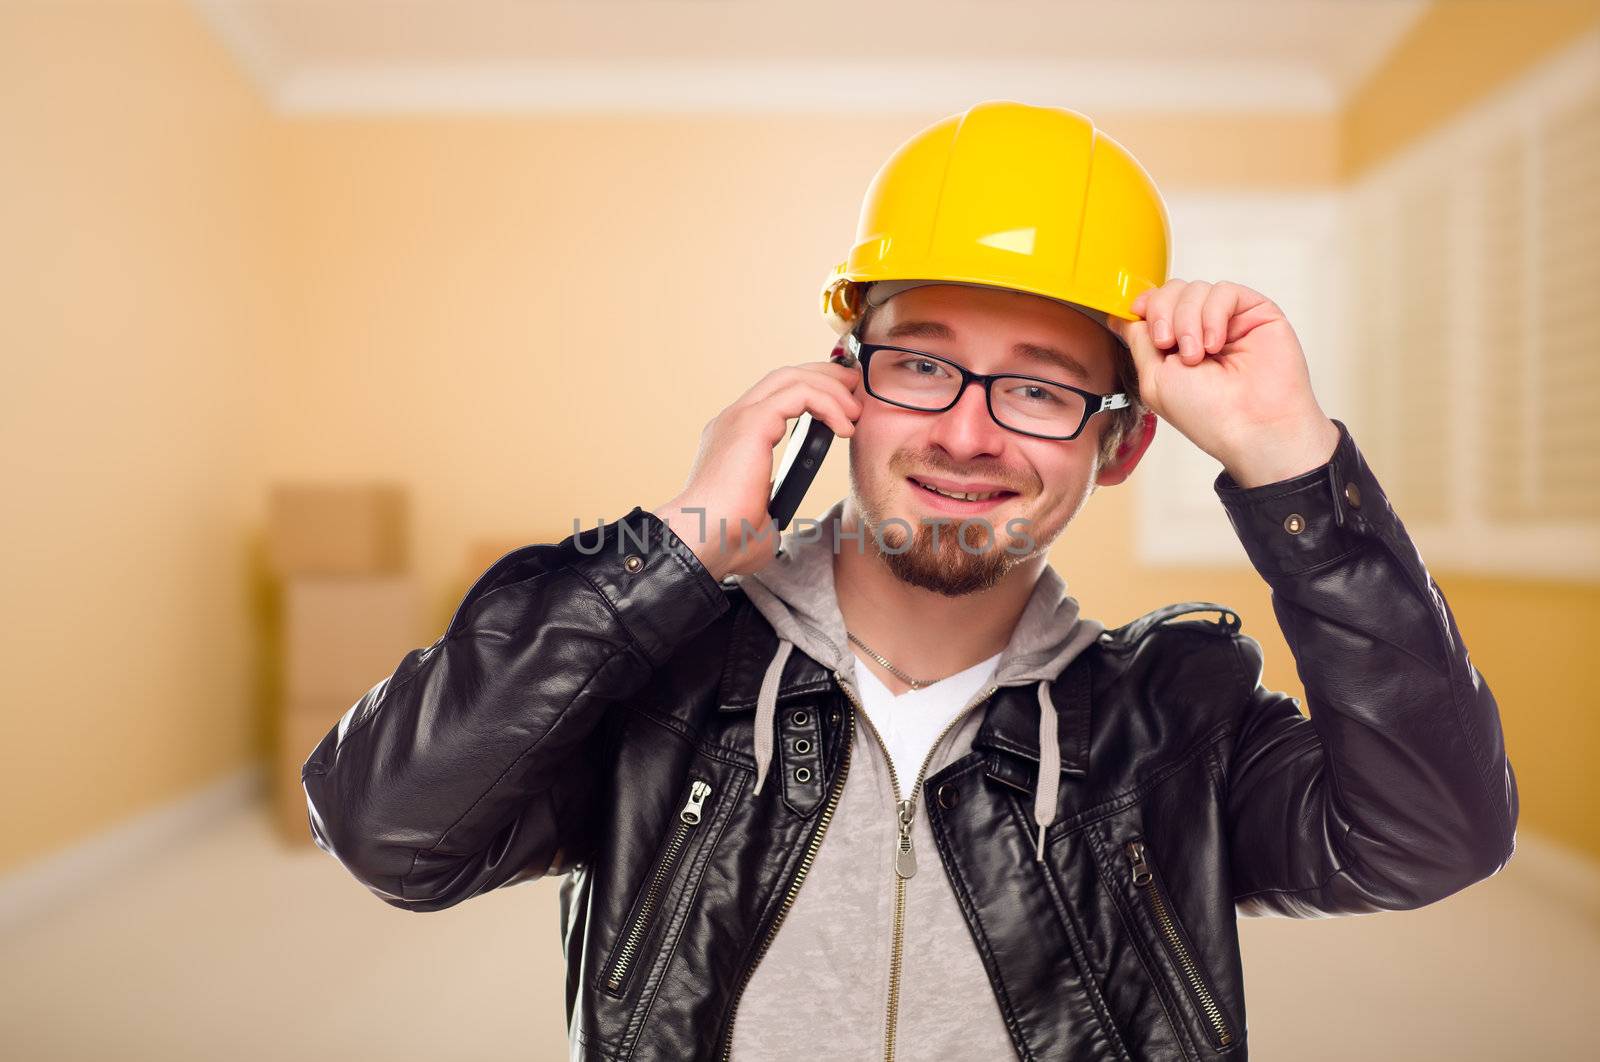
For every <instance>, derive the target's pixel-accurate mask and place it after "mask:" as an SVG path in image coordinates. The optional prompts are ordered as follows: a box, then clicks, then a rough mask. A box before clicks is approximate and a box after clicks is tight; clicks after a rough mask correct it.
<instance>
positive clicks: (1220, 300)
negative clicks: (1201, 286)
mask: <svg viewBox="0 0 1600 1062" xmlns="http://www.w3.org/2000/svg"><path fill="white" fill-rule="evenodd" d="M1239 294H1240V292H1239V289H1238V288H1237V287H1236V286H1235V285H1233V284H1213V285H1212V286H1211V290H1210V291H1209V292H1208V293H1207V294H1206V301H1205V302H1204V303H1202V304H1201V306H1200V343H1201V345H1202V346H1203V347H1204V348H1205V352H1206V353H1207V354H1215V353H1217V352H1218V351H1220V350H1221V349H1222V348H1223V347H1224V346H1226V345H1227V344H1228V322H1229V321H1231V320H1232V319H1233V313H1234V309H1235V308H1236V307H1237V306H1238V304H1239Z"/></svg>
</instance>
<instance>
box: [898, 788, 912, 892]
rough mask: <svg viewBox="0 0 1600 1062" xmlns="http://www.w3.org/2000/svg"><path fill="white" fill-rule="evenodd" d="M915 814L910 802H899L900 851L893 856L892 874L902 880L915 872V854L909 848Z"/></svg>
mask: <svg viewBox="0 0 1600 1062" xmlns="http://www.w3.org/2000/svg"><path fill="white" fill-rule="evenodd" d="M915 814H916V809H915V808H914V807H913V806H912V804H911V801H909V800H902V801H900V850H899V851H898V852H896V853H895V856H894V872H895V873H896V874H899V875H900V876H901V877H902V878H909V877H912V876H914V875H915V874H916V872H917V853H916V852H915V851H914V850H913V849H912V847H911V819H912V816H914V815H915Z"/></svg>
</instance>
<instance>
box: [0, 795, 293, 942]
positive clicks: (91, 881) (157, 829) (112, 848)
mask: <svg viewBox="0 0 1600 1062" xmlns="http://www.w3.org/2000/svg"><path fill="white" fill-rule="evenodd" d="M265 790H266V770H265V768H264V766H263V765H261V764H256V765H254V766H251V767H245V768H242V769H240V770H238V771H235V772H234V773H232V774H230V775H227V776H226V777H224V778H223V779H221V780H220V781H217V782H214V783H212V784H210V785H208V786H206V787H204V788H203V789H200V790H198V791H196V792H194V793H191V794H190V795H188V796H185V797H181V798H179V799H177V800H174V801H172V802H170V803H168V804H165V805H163V806H161V807H158V808H155V809H153V810H151V811H147V812H145V813H144V814H142V815H137V816H135V817H134V818H132V819H130V820H128V821H127V822H123V823H119V824H118V825H116V826H113V827H112V828H111V829H109V830H105V831H104V832H102V833H98V834H96V835H94V836H93V837H90V838H88V839H87V840H84V841H81V842H79V843H77V844H75V845H71V846H70V847H68V848H66V849H64V850H62V851H60V852H58V853H55V854H52V855H49V856H45V857H44V858H42V859H39V860H36V861H35V862H33V863H30V864H28V865H26V866H24V867H22V868H21V869H19V870H16V871H13V872H11V873H10V874H7V875H4V876H0V935H4V934H6V933H8V932H10V931H11V930H12V929H13V928H15V927H17V926H20V925H22V924H23V923H24V922H26V921H27V920H28V919H30V918H34V917H36V916H38V915H39V914H40V913H41V912H42V911H44V910H46V909H48V908H50V907H53V906H55V905H56V904H57V903H59V902H61V901H63V900H65V899H67V898H68V897H70V896H73V895H76V894H78V893H80V892H82V891H84V890H85V889H88V888H90V887H92V886H94V885H97V884H103V883H105V882H108V881H116V880H117V877H118V875H119V874H121V873H123V872H124V871H125V870H126V868H127V867H129V866H132V865H135V864H137V863H139V862H140V861H142V860H145V859H150V858H158V856H155V855H154V854H155V853H158V852H160V851H161V850H162V849H164V848H169V847H172V846H175V845H180V844H182V843H183V842H184V840H186V839H187V838H189V837H190V836H192V835H193V834H194V832H195V831H196V830H202V829H205V828H206V827H207V826H210V825H213V824H215V823H217V822H219V821H221V820H222V819H224V818H226V817H228V816H229V815H231V814H233V813H235V812H236V811H238V810H239V809H240V808H242V807H245V806H247V805H249V804H252V803H255V802H257V801H259V800H261V799H262V798H263V795H264V793H265Z"/></svg>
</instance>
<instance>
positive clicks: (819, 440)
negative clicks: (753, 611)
mask: <svg viewBox="0 0 1600 1062" xmlns="http://www.w3.org/2000/svg"><path fill="white" fill-rule="evenodd" d="M830 360H832V361H837V362H839V363H840V364H841V365H855V364H856V359H855V358H854V357H852V356H851V355H850V354H849V353H848V352H846V351H845V349H844V345H843V344H842V343H841V344H840V345H839V346H836V347H834V348H833V355H832V357H831V359H830ZM832 444H833V429H832V428H830V427H828V426H827V425H826V424H824V423H823V422H822V421H820V420H818V419H817V418H815V417H813V416H812V415H811V414H810V413H802V414H800V419H798V420H796V421H795V422H794V427H793V428H791V429H790V430H789V442H788V444H787V445H786V446H785V448H784V451H783V459H782V460H781V461H779V462H778V471H777V474H776V475H775V476H774V477H773V480H772V484H773V486H772V498H771V500H770V501H768V502H767V515H768V516H770V517H772V522H773V523H774V524H775V525H777V529H778V530H779V531H782V530H783V529H784V528H786V527H788V526H789V521H791V520H793V519H794V514H795V512H796V510H798V509H799V508H800V502H801V501H803V500H804V499H805V496H806V491H808V490H810V489H811V481H812V480H814V479H816V478H817V473H818V472H820V471H821V470H822V459H823V458H824V457H826V456H827V455H828V447H829V446H831V445H832Z"/></svg>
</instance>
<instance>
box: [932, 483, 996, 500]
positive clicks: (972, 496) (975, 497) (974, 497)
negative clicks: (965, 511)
mask: <svg viewBox="0 0 1600 1062" xmlns="http://www.w3.org/2000/svg"><path fill="white" fill-rule="evenodd" d="M917 485H918V486H920V487H921V488H922V489H923V490H926V491H932V492H933V493H934V494H942V495H944V496H945V497H946V498H955V499H956V500H957V501H988V500H989V499H990V498H998V497H999V496H1000V495H1001V494H1003V493H1005V492H1004V491H998V490H996V491H990V492H989V493H988V494H963V493H961V492H960V491H953V490H940V489H939V488H938V487H935V486H933V485H931V484H928V483H923V482H922V481H921V480H918V481H917Z"/></svg>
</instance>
